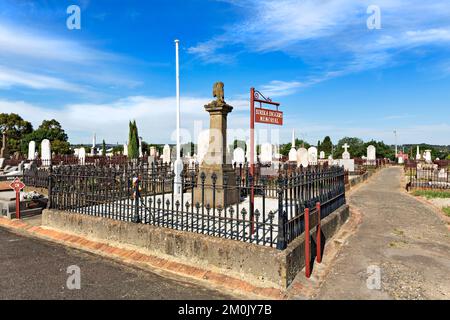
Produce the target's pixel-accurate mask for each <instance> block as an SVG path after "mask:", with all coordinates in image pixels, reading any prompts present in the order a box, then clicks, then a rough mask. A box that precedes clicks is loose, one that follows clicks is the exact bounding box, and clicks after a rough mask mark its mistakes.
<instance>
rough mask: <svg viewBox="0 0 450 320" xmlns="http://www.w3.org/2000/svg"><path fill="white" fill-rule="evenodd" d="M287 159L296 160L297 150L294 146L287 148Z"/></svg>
mask: <svg viewBox="0 0 450 320" xmlns="http://www.w3.org/2000/svg"><path fill="white" fill-rule="evenodd" d="M289 161H295V162H297V150H295V148H291V150H289Z"/></svg>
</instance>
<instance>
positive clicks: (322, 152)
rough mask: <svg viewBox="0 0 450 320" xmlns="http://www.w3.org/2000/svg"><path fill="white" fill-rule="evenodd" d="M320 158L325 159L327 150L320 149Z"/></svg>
mask: <svg viewBox="0 0 450 320" xmlns="http://www.w3.org/2000/svg"><path fill="white" fill-rule="evenodd" d="M319 158H320V159H325V152H324V151H320V153H319Z"/></svg>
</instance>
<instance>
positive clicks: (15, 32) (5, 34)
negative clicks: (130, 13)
mask: <svg viewBox="0 0 450 320" xmlns="http://www.w3.org/2000/svg"><path fill="white" fill-rule="evenodd" d="M0 48H2V50H1V53H0V54H1V55H4V56H6V55H8V56H9V55H14V56H15V57H17V56H20V57H23V58H32V59H45V60H52V61H55V60H56V61H58V62H71V63H78V64H89V63H93V62H95V61H101V60H105V59H109V60H110V59H117V58H118V57H117V56H115V55H113V54H110V53H106V52H102V51H98V50H95V49H91V48H89V47H87V46H84V45H81V44H80V43H78V42H76V41H70V40H65V39H61V38H58V37H55V36H50V35H45V34H43V33H39V32H36V31H35V30H30V29H25V28H23V27H19V26H17V25H6V24H0Z"/></svg>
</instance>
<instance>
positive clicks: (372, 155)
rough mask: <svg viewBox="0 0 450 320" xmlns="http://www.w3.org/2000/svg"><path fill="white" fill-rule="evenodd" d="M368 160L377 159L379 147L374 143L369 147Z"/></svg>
mask: <svg viewBox="0 0 450 320" xmlns="http://www.w3.org/2000/svg"><path fill="white" fill-rule="evenodd" d="M367 160H368V161H373V160H377V149H376V148H375V146H373V145H370V146H368V147H367Z"/></svg>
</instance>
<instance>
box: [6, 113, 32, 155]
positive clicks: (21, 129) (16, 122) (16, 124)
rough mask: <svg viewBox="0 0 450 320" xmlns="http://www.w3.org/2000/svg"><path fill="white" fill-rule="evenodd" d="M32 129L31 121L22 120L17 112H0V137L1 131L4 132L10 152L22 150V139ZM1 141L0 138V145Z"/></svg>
mask: <svg viewBox="0 0 450 320" xmlns="http://www.w3.org/2000/svg"><path fill="white" fill-rule="evenodd" d="M32 131H33V126H32V125H31V123H30V122H28V121H25V120H23V119H22V117H20V116H19V115H18V114H15V113H0V137H1V135H2V133H3V132H6V135H7V144H8V149H9V151H10V153H14V152H16V151H22V150H21V144H22V139H23V138H24V137H25V136H26V135H27V134H30V133H31V132H32ZM1 143H2V139H0V145H1ZM1 147H3V146H1ZM27 147H28V146H27ZM22 153H23V152H22ZM25 154H26V152H25Z"/></svg>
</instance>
